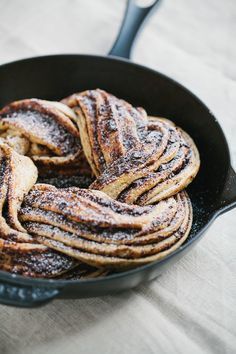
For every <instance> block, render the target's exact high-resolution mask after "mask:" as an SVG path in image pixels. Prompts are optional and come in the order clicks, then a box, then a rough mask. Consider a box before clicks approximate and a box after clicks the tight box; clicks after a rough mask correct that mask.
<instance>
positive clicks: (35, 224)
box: [0, 89, 200, 279]
mask: <svg viewBox="0 0 236 354" xmlns="http://www.w3.org/2000/svg"><path fill="white" fill-rule="evenodd" d="M0 140H1V142H0V151H1V165H0V168H1V174H0V192H1V193H0V195H1V200H0V202H1V204H0V206H1V216H0V218H1V219H0V235H1V238H0V250H1V251H0V252H1V253H0V269H3V270H8V271H11V272H15V273H19V274H23V275H28V276H34V277H55V278H58V277H62V278H63V279H79V278H82V277H95V276H104V275H106V274H107V273H108V271H111V270H116V271H117V270H122V269H127V268H131V267H136V266H138V265H142V264H146V263H149V262H152V261H155V260H160V259H162V258H163V257H165V256H166V255H168V254H170V253H171V252H173V251H174V250H176V249H177V248H178V247H179V246H180V245H181V244H182V243H183V242H184V241H185V240H186V238H187V237H188V234H189V231H190V229H191V224H192V207H191V202H190V199H189V197H188V195H187V193H186V191H184V188H185V187H186V186H187V185H188V184H189V183H190V182H191V181H192V179H193V178H194V177H195V175H196V174H197V171H198V169H199V165H200V159H199V154H198V151H197V148H196V146H195V144H194V142H193V141H192V139H191V138H190V137H189V135H188V134H187V133H186V132H184V131H183V130H182V129H181V128H179V127H176V126H175V125H174V123H172V122H171V121H169V120H167V119H164V118H159V117H150V116H147V114H146V112H145V110H144V109H142V108H135V107H133V106H132V105H130V104H129V103H127V102H126V101H124V100H121V99H118V98H117V97H115V96H113V95H111V94H109V93H107V92H105V91H102V90H99V89H97V90H89V91H85V92H82V93H78V94H74V95H72V96H70V97H68V98H66V99H64V100H63V101H62V102H61V103H58V102H49V101H43V100H36V99H28V100H23V101H18V102H14V103H12V104H10V105H8V106H6V107H5V108H3V110H2V111H0ZM23 155H26V156H23ZM34 163H35V164H36V166H37V167H38V169H39V172H40V174H41V175H44V176H45V175H46V176H47V175H49V176H50V173H51V171H53V175H56V176H59V175H61V174H63V175H69V176H71V175H72V179H71V181H73V178H76V176H77V175H78V174H79V173H81V171H82V173H85V174H86V173H87V174H88V175H89V174H90V177H91V175H93V176H94V178H93V179H94V181H93V182H92V183H91V184H90V186H88V189H82V188H79V187H77V186H76V187H75V186H73V183H72V186H69V187H67V188H57V187H55V186H53V185H50V184H45V183H36V180H37V168H36V166H35V165H34ZM89 165H90V168H91V170H90V168H89V167H88V166H89ZM84 166H85V167H84ZM91 171H92V173H91ZM51 181H53V179H52V180H51Z"/></svg>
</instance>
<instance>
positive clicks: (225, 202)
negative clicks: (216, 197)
mask: <svg viewBox="0 0 236 354" xmlns="http://www.w3.org/2000/svg"><path fill="white" fill-rule="evenodd" d="M225 185H226V187H225V189H224V191H223V193H222V195H221V198H220V204H219V206H218V208H217V212H216V214H217V215H220V214H223V213H225V212H226V211H229V210H231V209H233V208H235V207H236V173H235V171H234V169H233V168H232V167H231V166H230V168H229V171H228V176H227V181H226V184H225Z"/></svg>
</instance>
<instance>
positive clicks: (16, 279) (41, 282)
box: [0, 53, 231, 290]
mask: <svg viewBox="0 0 236 354" xmlns="http://www.w3.org/2000/svg"><path fill="white" fill-rule="evenodd" d="M59 57H61V58H63V57H68V58H69V57H71V58H76V57H80V58H84V59H86V58H88V59H94V60H96V59H98V60H108V61H115V62H120V63H123V64H125V65H132V66H133V67H134V68H135V69H138V70H140V69H141V70H145V71H148V72H150V74H152V75H158V76H160V77H161V78H162V79H164V80H166V81H169V82H170V84H171V85H173V84H174V85H175V86H176V87H177V88H178V89H181V90H183V91H185V93H186V94H188V95H189V96H191V97H192V98H193V99H194V100H195V101H197V103H199V104H200V105H201V106H202V107H203V108H204V110H206V111H207V113H208V115H209V116H210V118H211V119H212V120H213V121H214V122H213V123H214V124H215V125H216V126H217V128H218V130H219V133H220V134H221V138H222V144H224V149H225V153H226V156H227V161H226V163H227V165H228V171H229V170H230V167H231V157H230V150H229V145H228V142H227V139H226V136H225V134H224V131H223V129H222V127H221V125H220V123H219V122H218V120H217V118H216V117H215V116H214V114H213V113H212V111H211V110H210V109H209V108H208V107H207V106H206V105H205V103H203V102H202V100H201V99H199V98H198V97H197V96H196V95H195V94H194V93H193V92H192V91H190V90H189V89H188V88H186V87H185V86H184V85H182V84H181V83H179V82H178V81H176V80H174V79H173V78H171V77H169V76H167V75H165V74H163V73H161V72H159V71H157V70H155V69H152V68H148V67H146V66H145V65H142V64H138V63H136V62H133V61H130V60H129V59H126V58H120V57H116V56H111V55H110V56H105V55H96V54H74V53H64V54H49V55H40V56H34V57H28V58H24V59H19V60H14V61H11V62H6V63H3V64H1V65H0V76H1V70H4V68H6V67H9V66H12V65H14V64H20V63H27V62H29V61H37V60H41V59H42V60H46V59H53V58H59ZM226 184H227V180H226V182H225V185H224V187H225V186H226ZM219 214H220V210H219V209H216V210H215V211H213V212H212V213H211V214H210V215H209V220H208V222H207V223H206V224H205V225H204V226H203V227H202V228H201V229H200V230H199V231H198V232H197V233H196V235H195V236H194V237H193V238H191V239H190V240H189V241H187V240H188V239H187V240H186V242H185V243H184V244H183V245H182V246H180V247H179V248H178V249H177V250H176V251H174V252H173V253H170V254H169V255H168V256H167V257H165V258H164V259H161V260H157V261H154V262H151V263H148V264H146V265H143V266H139V267H137V268H134V269H130V270H125V271H123V272H121V273H115V274H112V275H108V276H106V277H99V278H94V279H92V278H91V279H78V280H59V279H58V280H57V279H43V278H31V277H25V276H22V275H17V274H12V273H9V272H6V271H1V270H0V280H4V281H8V282H9V283H15V284H19V285H31V286H34V285H35V286H47V287H50V288H57V287H58V288H59V290H60V288H61V289H63V288H66V286H68V285H76V284H77V285H79V284H81V283H83V284H85V283H89V284H93V283H94V284H97V283H98V282H100V283H101V282H107V281H110V280H113V279H118V278H124V277H126V276H132V275H134V274H136V273H139V272H140V273H141V272H142V271H144V272H145V271H147V270H151V269H152V268H155V267H156V266H158V264H160V265H161V264H164V263H165V262H167V261H168V260H169V259H171V258H172V257H174V256H176V255H178V254H179V253H181V252H183V251H184V250H185V249H186V248H188V247H190V246H191V245H192V244H193V243H194V242H196V241H198V240H199V239H200V238H201V237H202V236H203V234H204V233H205V231H206V230H207V229H208V228H209V227H210V225H211V224H212V222H213V221H214V220H215V219H216V217H217V216H218V215H219Z"/></svg>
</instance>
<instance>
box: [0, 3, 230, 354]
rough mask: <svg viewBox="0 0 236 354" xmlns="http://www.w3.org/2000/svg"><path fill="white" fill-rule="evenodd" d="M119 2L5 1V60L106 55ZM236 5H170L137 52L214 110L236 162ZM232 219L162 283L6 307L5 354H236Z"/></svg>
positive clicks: (0, 56)
mask: <svg viewBox="0 0 236 354" xmlns="http://www.w3.org/2000/svg"><path fill="white" fill-rule="evenodd" d="M124 7H125V2H124V1H121V0H110V1H108V0H40V1H36V0H35V1H33V0H0V63H4V62H8V61H11V60H15V59H18V58H23V57H29V56H35V55H42V54H50V53H62V52H65V53H66V52H67V53H68V52H69V53H72V52H73V53H98V54H104V53H107V52H108V50H109V48H110V46H111V44H112V41H113V40H114V38H115V36H116V33H117V31H118V29H119V26H120V22H121V18H122V15H123V10H124ZM235 19H236V1H235V0H225V1H222V0H200V1H196V0H178V1H177V0H176V1H170V0H165V1H163V2H162V6H161V7H160V8H159V9H158V10H157V11H156V13H155V14H154V15H153V16H152V18H151V19H150V22H149V23H148V24H147V26H146V27H145V29H144V31H143V33H142V34H141V36H140V38H139V41H138V42H137V44H136V47H135V50H134V52H133V59H134V60H135V61H136V62H139V63H142V64H144V65H146V66H149V67H152V68H155V69H157V70H159V71H161V72H163V73H165V74H167V75H169V76H172V77H173V78H175V79H176V80H178V81H179V82H181V83H182V84H184V85H185V86H187V87H188V88H189V89H190V90H192V91H193V92H194V93H195V94H197V95H198V96H199V97H200V98H201V99H202V100H203V101H204V102H205V103H206V104H207V105H208V106H209V108H210V109H211V110H212V111H213V112H214V113H215V115H216V117H217V118H218V120H219V121H220V123H221V125H222V127H223V129H224V132H225V134H226V136H227V138H228V141H229V143H230V149H231V154H232V163H233V165H234V167H235V162H236V139H235V138H236V119H235V114H236V108H235V107H236V105H235V103H236V65H235V61H236V45H235V36H236V20H235ZM235 230H236V214H235V211H231V212H229V213H227V214H226V215H223V216H221V217H220V218H219V219H217V220H216V221H215V223H214V225H212V226H211V228H210V230H209V231H208V232H207V234H206V236H205V237H204V238H203V240H202V241H201V242H200V243H199V244H198V245H197V247H196V248H194V249H193V250H192V251H191V252H190V254H188V255H187V256H186V257H185V258H184V259H182V260H181V261H180V262H179V263H178V264H177V265H176V266H174V267H172V268H170V269H169V270H168V271H167V272H166V273H165V274H163V275H162V276H161V277H160V278H159V279H156V280H154V281H152V282H150V283H148V284H144V285H142V286H140V287H138V288H137V289H135V290H132V291H127V292H125V293H122V294H119V295H114V296H105V297H100V298H92V299H84V300H67V301H63V300H56V301H54V302H53V303H50V304H48V305H47V306H45V307H43V308H40V309H36V310H25V309H16V308H11V307H6V306H0V353H1V354H3V353H7V354H17V353H22V354H23V353H24V354H27V353H28V354H31V353H34V354H41V353H43V354H49V353H50V354H54V353H55V354H61V353H70V354H74V353H86V354H89V353H99V354H100V353H102V354H106V353H107V354H110V353H114V354H116V353H129V354H145V353H155V354H156V353H161V354H171V353H191V354H195V353H214V354H216V353H220V354H222V353H230V354H231V353H235V352H236V308H235V307H236V306H235V305H236V281H235V280H236V279H235V273H236V252H235V251H236V235H235V232H236V231H235Z"/></svg>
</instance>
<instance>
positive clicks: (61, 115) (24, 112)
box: [0, 99, 82, 175]
mask: <svg viewBox="0 0 236 354" xmlns="http://www.w3.org/2000/svg"><path fill="white" fill-rule="evenodd" d="M76 120H77V117H76V115H75V114H74V112H73V111H72V110H71V109H70V108H69V107H67V106H66V105H64V104H62V103H60V102H50V101H45V100H39V99H25V100H21V101H16V102H13V103H11V104H9V105H7V106H6V107H4V108H3V109H2V110H1V111H0V140H1V141H2V142H4V143H7V144H8V145H9V146H11V147H12V148H13V149H14V150H15V151H16V152H18V153H19V154H21V155H27V156H29V157H30V158H31V159H32V160H33V161H34V162H35V164H36V165H37V167H38V169H39V172H40V174H41V175H45V174H48V173H51V174H52V171H57V172H60V173H66V174H76V173H77V172H78V165H80V167H81V153H82V149H81V144H80V139H79V131H78V128H77V125H76Z"/></svg>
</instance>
